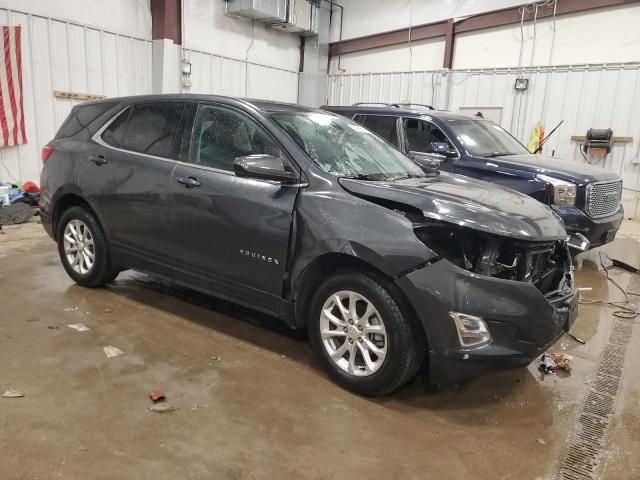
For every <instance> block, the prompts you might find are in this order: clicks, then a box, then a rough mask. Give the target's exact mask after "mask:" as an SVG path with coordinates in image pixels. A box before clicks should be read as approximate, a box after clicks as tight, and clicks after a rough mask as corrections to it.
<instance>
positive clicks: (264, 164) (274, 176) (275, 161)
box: [233, 154, 298, 183]
mask: <svg viewBox="0 0 640 480" xmlns="http://www.w3.org/2000/svg"><path fill="white" fill-rule="evenodd" d="M233 170H234V171H235V173H236V176H238V177H245V178H255V179H258V180H273V181H276V182H281V183H297V182H298V175H296V174H295V173H294V172H289V171H287V170H285V168H284V165H283V164H282V160H281V159H279V158H278V157H274V156H273V155H263V154H260V155H247V156H246V157H238V158H236V159H235V160H234V161H233Z"/></svg>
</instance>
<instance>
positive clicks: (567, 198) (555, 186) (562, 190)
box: [536, 175, 577, 205]
mask: <svg viewBox="0 0 640 480" xmlns="http://www.w3.org/2000/svg"><path fill="white" fill-rule="evenodd" d="M536 178H537V179H539V180H542V181H543V182H546V183H547V185H548V186H549V193H550V194H551V203H553V204H554V205H575V204H576V192H577V187H576V184H575V183H571V182H567V181H565V180H560V179H559V178H555V177H550V176H548V175H536Z"/></svg>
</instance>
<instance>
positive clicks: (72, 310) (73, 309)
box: [64, 307, 78, 312]
mask: <svg viewBox="0 0 640 480" xmlns="http://www.w3.org/2000/svg"><path fill="white" fill-rule="evenodd" d="M64 311H65V312H77V311H78V307H67V308H65V309H64Z"/></svg>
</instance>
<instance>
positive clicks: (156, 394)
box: [149, 390, 167, 403]
mask: <svg viewBox="0 0 640 480" xmlns="http://www.w3.org/2000/svg"><path fill="white" fill-rule="evenodd" d="M149 398H150V399H151V401H152V402H153V403H156V402H158V401H160V400H164V399H166V398H167V396H166V394H165V393H164V392H163V391H162V390H151V391H150V392H149Z"/></svg>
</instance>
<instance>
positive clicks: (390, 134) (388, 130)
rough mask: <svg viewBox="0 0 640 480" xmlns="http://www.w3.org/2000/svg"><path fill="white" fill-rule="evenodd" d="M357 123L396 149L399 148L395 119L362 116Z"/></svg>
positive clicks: (357, 119)
mask: <svg viewBox="0 0 640 480" xmlns="http://www.w3.org/2000/svg"><path fill="white" fill-rule="evenodd" d="M356 121H357V122H358V123H361V124H362V125H364V126H365V127H367V128H368V129H369V130H371V131H373V132H375V133H377V134H378V135H380V136H381V137H382V138H384V139H385V140H386V141H388V142H390V143H392V144H393V145H395V146H396V147H397V146H398V135H397V133H396V118H395V117H385V116H375V115H360V116H359V117H357V118H356Z"/></svg>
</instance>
